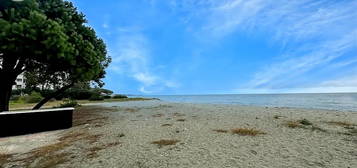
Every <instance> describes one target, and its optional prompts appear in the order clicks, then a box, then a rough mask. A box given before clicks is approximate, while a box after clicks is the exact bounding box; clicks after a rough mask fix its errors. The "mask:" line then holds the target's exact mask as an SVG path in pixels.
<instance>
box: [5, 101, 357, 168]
mask: <svg viewBox="0 0 357 168" xmlns="http://www.w3.org/2000/svg"><path fill="white" fill-rule="evenodd" d="M116 104H117V105H114V104H113V103H107V104H105V105H103V106H93V105H91V106H89V105H86V106H82V107H79V108H77V109H76V113H75V114H76V115H75V117H74V123H75V124H74V127H73V128H71V129H68V130H60V131H51V132H44V133H39V134H33V135H25V136H18V137H8V138H0V149H1V150H0V151H2V152H0V156H2V157H0V165H1V163H3V167H11V166H15V167H16V166H20V167H22V166H28V165H32V166H35V167H36V166H42V165H44V164H45V165H49V164H53V165H55V166H57V167H68V166H70V165H71V166H74V167H128V168H129V167H174V168H176V167H177V168H179V167H271V168H273V167H311V168H312V167H348V166H349V167H356V166H357V161H356V160H357V150H356V149H357V113H353V112H352V113H351V112H339V111H327V110H306V109H292V108H271V107H268V108H265V107H254V106H240V105H222V104H220V105H213V104H183V103H169V102H164V101H136V102H122V103H116ZM4 151H6V153H4ZM5 156H7V157H5ZM34 156H36V158H34ZM53 156H56V158H58V159H57V160H52V159H50V158H54V157H53ZM1 158H3V159H1ZM4 158H6V159H4ZM21 158H22V159H21ZM4 160H5V161H4ZM16 160H17V161H16ZM21 160H22V161H21ZM24 160H25V161H24Z"/></svg>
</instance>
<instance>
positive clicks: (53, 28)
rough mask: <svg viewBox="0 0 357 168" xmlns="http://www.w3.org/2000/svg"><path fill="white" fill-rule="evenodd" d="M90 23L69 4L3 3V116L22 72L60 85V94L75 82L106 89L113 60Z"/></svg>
mask: <svg viewBox="0 0 357 168" xmlns="http://www.w3.org/2000/svg"><path fill="white" fill-rule="evenodd" d="M86 23H87V21H86V19H85V16H84V15H83V14H82V13H80V12H78V11H77V9H76V8H75V7H74V6H73V4H72V3H71V2H68V1H63V0H23V1H12V0H3V1H1V4H0V27H1V29H0V61H1V65H0V77H1V79H2V81H4V82H2V83H1V84H0V111H4V110H8V102H9V96H10V95H11V87H12V85H13V84H14V82H15V79H16V77H17V76H18V75H19V74H21V73H23V72H24V71H26V72H27V73H30V74H32V75H33V77H34V78H36V77H37V78H38V79H42V80H38V81H41V82H44V81H47V82H48V81H52V83H54V82H53V81H55V82H57V86H58V91H59V92H61V91H64V90H65V89H68V88H69V87H71V86H72V85H73V84H74V83H76V82H86V81H94V82H96V83H98V84H99V85H100V86H102V85H103V82H102V81H101V80H100V79H101V78H103V77H104V75H105V68H106V67H107V66H108V64H109V63H110V57H108V56H107V51H106V46H105V44H104V42H103V40H102V39H100V38H99V37H97V35H96V33H95V31H94V30H93V29H92V28H91V27H89V26H88V25H87V24H86ZM3 79H4V80H3ZM44 101H46V100H44ZM44 103H45V102H44ZM40 106H41V105H40Z"/></svg>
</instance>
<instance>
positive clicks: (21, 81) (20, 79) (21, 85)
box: [12, 73, 26, 89]
mask: <svg viewBox="0 0 357 168" xmlns="http://www.w3.org/2000/svg"><path fill="white" fill-rule="evenodd" d="M15 83H16V84H14V85H13V86H12V89H25V88H26V79H25V75H24V74H23V73H22V74H20V75H19V76H17V78H16V81H15Z"/></svg>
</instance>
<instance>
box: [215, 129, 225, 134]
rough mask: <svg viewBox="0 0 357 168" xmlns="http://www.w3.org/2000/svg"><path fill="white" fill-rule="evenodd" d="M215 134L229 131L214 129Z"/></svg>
mask: <svg viewBox="0 0 357 168" xmlns="http://www.w3.org/2000/svg"><path fill="white" fill-rule="evenodd" d="M213 131H214V132H218V133H227V132H228V130H224V129H214V130H213Z"/></svg>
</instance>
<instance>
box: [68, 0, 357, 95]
mask: <svg viewBox="0 0 357 168" xmlns="http://www.w3.org/2000/svg"><path fill="white" fill-rule="evenodd" d="M72 2H74V4H75V6H77V7H78V9H79V10H80V11H81V12H83V13H84V14H85V15H86V17H87V19H88V21H89V25H90V26H92V27H93V28H94V29H95V30H96V31H97V33H98V35H99V36H100V37H101V38H103V39H104V41H105V42H106V44H107V47H108V51H109V55H110V56H111V57H112V58H113V62H112V64H111V65H110V67H109V68H108V69H107V77H106V78H105V79H104V81H105V82H106V85H105V88H108V89H111V90H114V91H115V92H116V93H125V94H233V93H290V92H291V93H296V92H357V12H356V10H357V0H336V1H334V0H288V1H287V0H249V1H247V0H101V1H98V0H72Z"/></svg>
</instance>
